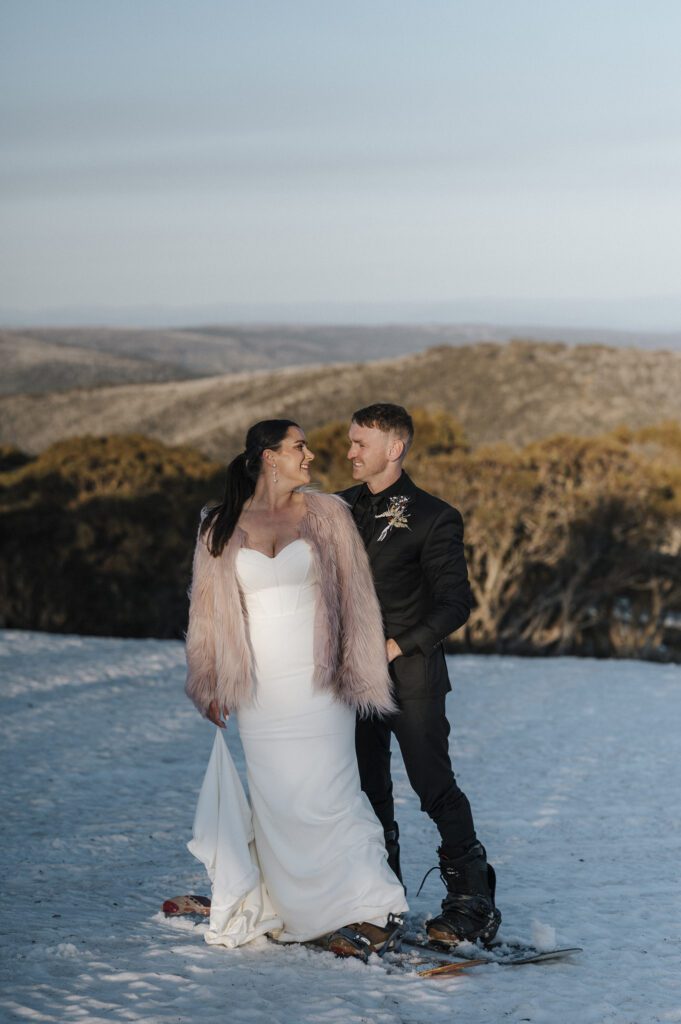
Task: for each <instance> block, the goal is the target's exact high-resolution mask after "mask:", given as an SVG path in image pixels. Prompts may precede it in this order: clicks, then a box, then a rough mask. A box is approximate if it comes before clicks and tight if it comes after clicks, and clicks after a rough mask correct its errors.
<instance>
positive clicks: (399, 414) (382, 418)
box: [352, 402, 414, 455]
mask: <svg viewBox="0 0 681 1024" xmlns="http://www.w3.org/2000/svg"><path fill="white" fill-rule="evenodd" d="M352 422H353V423H356V424H357V426H358V427H377V428H378V430H382V431H383V432H384V433H385V434H389V433H392V434H396V435H397V436H398V437H399V439H400V441H402V442H404V454H405V455H406V454H407V452H408V451H409V448H410V447H411V443H412V441H413V440H414V423H413V420H412V418H411V416H410V415H409V413H408V412H407V410H406V409H405V408H403V407H402V406H401V405H393V404H392V403H391V402H374V404H373V405H366V406H365V407H364V408H363V409H358V410H357V412H353V414H352Z"/></svg>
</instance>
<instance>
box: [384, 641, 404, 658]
mask: <svg viewBox="0 0 681 1024" xmlns="http://www.w3.org/2000/svg"><path fill="white" fill-rule="evenodd" d="M385 653H386V654H387V656H388V662H391V661H394V660H395V658H401V657H402V651H401V649H400V645H399V644H398V642H397V640H392V639H391V640H386V642H385Z"/></svg>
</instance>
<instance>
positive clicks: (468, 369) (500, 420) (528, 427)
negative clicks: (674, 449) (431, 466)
mask: <svg viewBox="0 0 681 1024" xmlns="http://www.w3.org/2000/svg"><path fill="white" fill-rule="evenodd" d="M679 396H681V353H673V352H648V351H640V350H635V349H621V348H618V349H615V348H608V347H605V346H578V347H570V346H567V345H564V344H560V343H539V342H530V341H517V342H510V343H509V344H493V343H479V344H475V345H464V346H460V347H451V346H439V347H435V348H431V349H428V350H426V351H425V352H421V353H418V354H415V355H408V356H402V357H399V358H396V359H389V360H381V361H377V362H373V363H351V364H344V363H335V364H325V365H312V366H303V367H287V368H285V369H282V370H279V371H277V372H268V371H260V372H250V373H240V374H228V375H223V376H216V377H209V378H201V379H195V380H184V381H170V382H165V383H152V384H134V385H130V384H125V385H120V386H116V387H100V388H81V389H77V390H71V391H62V392H54V393H50V394H45V395H10V396H4V397H2V398H0V443H4V444H10V445H14V446H16V447H18V448H21V449H22V450H25V451H28V452H38V451H40V450H42V449H43V448H45V447H46V446H47V445H49V444H51V443H52V442H53V441H56V440H59V439H61V438H66V437H76V436H81V435H88V434H89V435H104V434H121V433H126V434H127V433H133V432H134V433H139V434H145V435H147V436H150V437H155V438H158V439H160V440H162V441H164V442H165V443H167V444H184V445H190V446H192V447H194V448H196V449H198V450H199V451H201V452H203V453H205V454H206V455H209V456H211V457H214V458H218V459H225V458H227V457H228V456H229V455H230V454H232V453H233V452H234V451H235V450H238V448H239V447H240V446H241V441H242V438H243V435H244V432H245V430H246V428H247V427H248V426H249V424H250V423H252V422H254V421H256V420H258V419H263V418H266V417H275V416H290V417H291V418H293V419H297V420H299V421H300V422H301V424H302V425H303V426H304V427H306V428H307V429H310V428H312V427H315V426H318V425H320V424H322V423H326V422H328V421H329V420H331V419H336V418H346V417H348V416H349V415H350V414H351V412H352V411H353V410H354V409H356V408H358V407H359V406H362V405H365V404H367V403H369V402H372V401H378V400H386V401H396V402H399V403H402V404H405V405H407V406H425V407H429V406H431V407H432V406H437V407H440V408H444V409H446V410H447V411H448V412H450V413H452V414H453V415H455V416H456V417H457V418H458V419H459V420H460V422H461V423H462V425H463V427H464V430H465V432H466V435H467V437H468V439H469V441H470V442H471V444H473V445H474V446H478V445H480V444H483V443H487V442H494V441H500V440H503V441H507V442H509V443H511V444H525V443H527V442H529V441H532V440H537V439H540V438H544V437H547V436H550V435H552V434H555V433H570V434H576V435H590V434H595V433H599V432H603V431H607V430H610V429H612V428H614V427H616V426H618V425H620V424H627V425H629V426H631V427H639V426H646V425H648V424H651V423H656V422H659V421H661V420H665V419H679V418H680V417H681V399H680V397H679Z"/></svg>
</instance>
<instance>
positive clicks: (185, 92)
mask: <svg viewBox="0 0 681 1024" xmlns="http://www.w3.org/2000/svg"><path fill="white" fill-rule="evenodd" d="M0 17H1V19H2V54H1V67H2V70H1V71H0V75H1V81H0V97H1V98H0V131H1V133H2V139H3V144H2V158H1V161H0V188H1V194H0V230H1V231H2V237H3V243H2V254H1V256H0V319H1V318H2V314H3V313H4V312H7V311H10V313H11V311H13V310H14V311H16V310H20V311H24V313H23V314H19V316H20V317H21V315H24V316H25V318H26V320H27V322H30V320H31V319H32V318H34V319H37V318H39V316H40V312H41V311H44V310H46V309H47V310H50V311H54V310H59V309H65V310H66V314H65V315H66V317H67V319H68V312H69V310H70V311H71V313H73V316H74V317H75V318H77V316H78V315H83V316H86V317H89V318H90V319H92V311H93V310H95V311H96V310H101V313H102V315H101V319H106V318H107V317H110V318H111V319H112V320H115V319H117V318H118V319H120V318H121V317H122V318H123V319H125V317H126V316H130V317H131V319H132V320H134V319H135V313H134V312H130V311H131V310H134V309H135V308H137V307H146V308H147V311H149V310H153V311H154V312H153V316H155V317H156V318H160V320H163V315H162V312H163V311H164V310H166V311H168V319H169V320H170V319H172V310H173V309H175V310H176V311H177V310H178V309H181V310H182V311H185V310H195V311H196V313H197V316H196V317H194V319H196V318H197V317H198V319H201V315H200V311H201V310H209V309H210V310H213V311H215V310H216V309H219V308H224V309H227V308H228V307H230V308H231V307H234V308H235V309H238V308H244V309H245V308H246V307H248V309H249V310H251V311H252V312H253V311H254V313H255V315H258V313H260V314H261V315H262V316H263V318H267V311H268V309H269V310H272V309H274V308H275V307H277V308H278V309H280V308H281V307H282V306H284V307H287V308H290V310H291V314H292V316H294V317H295V316H296V315H301V316H304V315H309V311H310V309H314V308H317V309H319V310H322V311H323V310H324V309H331V308H332V307H333V308H335V309H341V310H343V309H346V310H347V311H348V314H349V315H348V317H346V318H349V319H353V313H354V314H355V316H354V318H357V317H358V316H359V317H361V314H360V313H358V312H357V311H358V310H361V309H365V311H366V310H367V309H369V308H370V307H371V305H376V306H377V307H380V308H382V309H387V310H391V309H395V310H397V309H398V308H404V309H405V310H408V308H409V307H410V306H411V307H412V308H414V309H415V308H416V307H418V308H419V309H423V310H425V311H426V312H425V314H424V315H426V316H427V311H428V310H429V309H431V308H432V309H436V308H439V309H445V308H446V309H447V310H449V311H450V312H451V314H452V316H453V317H454V318H456V313H457V311H458V312H461V313H462V316H463V318H466V316H465V313H466V311H468V312H469V313H471V316H470V317H469V318H470V319H492V320H493V319H504V318H505V319H508V316H506V317H504V315H503V311H504V310H505V311H508V310H514V309H515V310H517V311H519V312H518V315H519V316H520V317H521V319H523V318H524V319H527V318H528V316H529V313H528V310H534V311H535V313H536V316H535V319H536V318H537V317H539V318H541V317H542V315H544V318H545V319H547V318H548V319H551V312H550V311H551V310H553V311H554V312H555V313H556V316H558V315H562V316H563V317H564V318H567V320H570V319H572V322H578V321H579V320H580V317H581V318H582V319H583V320H587V321H588V320H589V317H591V320H592V322H593V321H594V319H597V318H598V317H600V318H601V321H602V322H603V324H604V325H605V324H606V323H613V322H614V321H617V320H618V318H619V320H620V321H621V322H620V323H619V324H615V325H616V326H626V325H627V324H628V323H629V321H631V326H639V327H640V326H649V327H651V328H660V329H665V328H668V329H672V328H680V327H681V285H680V284H679V279H680V272H681V70H680V68H681V61H680V60H679V46H680V44H681V4H679V3H678V2H675V0H649V2H647V3H646V4H642V3H640V2H637V3H634V2H630V0H619V2H614V0H613V2H604V0H590V2H583V0H571V2H563V0H555V2H551V0H470V2H466V3H463V2H458V0H450V2H436V0H418V2H404V0H393V2H388V0H344V2H343V3H342V4H341V3H331V2H325V0H316V2H308V0H300V2H296V0H292V2H285V0H280V2H278V3H277V2H272V3H271V2H264V0H248V2H243V0H242V2H240V3H231V2H225V0H223V2H211V0H192V2H185V3H180V2H177V0H165V2H162V0H135V2H130V0H115V2H104V0H52V2H47V0H3V2H2V4H1V5H0ZM84 310H85V311H87V312H86V313H84V312H83V311H84ZM560 310H562V311H563V313H562V314H560ZM589 311H591V313H589ZM598 311H600V312H598ZM138 312H139V311H138ZM478 314H479V315H478ZM405 315H408V314H407V313H405ZM140 316H142V314H140ZM637 317H638V319H639V320H641V318H643V321H646V322H639V323H634V321H635V320H636V318H637ZM9 318H10V319H11V316H10V317H9ZM341 318H342V317H341ZM646 318H647V320H646ZM6 319H7V317H6ZM554 321H555V317H554Z"/></svg>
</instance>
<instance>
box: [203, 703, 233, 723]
mask: <svg viewBox="0 0 681 1024" xmlns="http://www.w3.org/2000/svg"><path fill="white" fill-rule="evenodd" d="M221 715H224V718H225V721H224V722H223V721H222V718H221V717H220V716H221ZM206 718H207V719H208V721H209V722H212V723H213V725H217V727H218V729H224V728H225V722H226V721H227V719H228V718H229V709H228V708H222V709H221V708H220V705H219V704H218V702H217V701H216V700H212V701H211V702H210V704H209V705H208V711H207V712H206Z"/></svg>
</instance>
